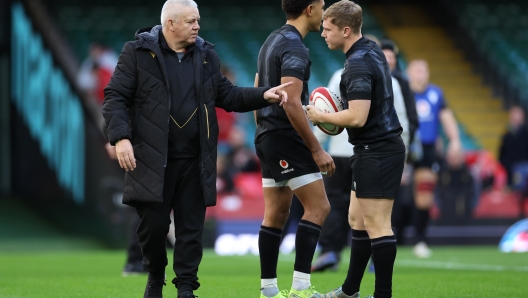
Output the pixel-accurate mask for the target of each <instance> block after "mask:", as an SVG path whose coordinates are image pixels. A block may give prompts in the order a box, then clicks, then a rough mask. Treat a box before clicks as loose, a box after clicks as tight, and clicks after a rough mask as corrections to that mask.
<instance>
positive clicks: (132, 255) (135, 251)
mask: <svg viewBox="0 0 528 298" xmlns="http://www.w3.org/2000/svg"><path fill="white" fill-rule="evenodd" d="M130 209H131V211H132V212H134V214H130V230H129V231H130V235H129V237H128V246H127V264H132V263H136V262H141V261H142V260H143V254H141V246H139V243H138V239H137V229H138V227H139V224H140V223H141V218H140V217H139V216H138V215H137V214H136V212H135V211H134V209H133V208H130ZM127 211H128V210H127ZM127 213H128V212H127Z"/></svg>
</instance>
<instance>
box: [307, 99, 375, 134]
mask: <svg viewBox="0 0 528 298" xmlns="http://www.w3.org/2000/svg"><path fill="white" fill-rule="evenodd" d="M307 109H308V117H309V118H310V120H311V121H312V122H313V123H314V124H320V123H328V124H332V125H335V126H339V127H346V128H357V127H363V125H365V123H366V122H367V118H368V114H369V111H370V100H362V99H360V100H357V99H356V100H350V101H348V109H346V110H343V111H341V112H337V113H332V114H330V113H323V112H321V111H319V110H318V109H317V108H315V107H312V106H309V107H307Z"/></svg>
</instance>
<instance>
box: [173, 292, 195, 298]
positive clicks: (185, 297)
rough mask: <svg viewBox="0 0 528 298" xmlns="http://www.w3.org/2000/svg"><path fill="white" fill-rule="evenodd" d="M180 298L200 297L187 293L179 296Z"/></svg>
mask: <svg viewBox="0 0 528 298" xmlns="http://www.w3.org/2000/svg"><path fill="white" fill-rule="evenodd" d="M178 298H198V296H194V295H193V293H192V292H189V291H185V292H182V293H180V294H178Z"/></svg>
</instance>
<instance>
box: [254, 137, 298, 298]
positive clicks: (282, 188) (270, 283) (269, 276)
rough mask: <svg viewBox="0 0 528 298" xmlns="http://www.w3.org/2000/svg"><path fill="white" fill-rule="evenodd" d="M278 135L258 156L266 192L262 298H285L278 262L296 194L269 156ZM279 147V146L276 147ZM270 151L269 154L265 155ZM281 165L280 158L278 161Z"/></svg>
mask: <svg viewBox="0 0 528 298" xmlns="http://www.w3.org/2000/svg"><path fill="white" fill-rule="evenodd" d="M273 137H274V136H273V135H271V136H268V138H270V139H265V140H264V141H262V142H260V143H257V144H256V146H255V147H256V151H257V156H258V158H259V160H260V164H261V168H262V191H263V194H264V220H263V222H262V226H261V227H260V231H259V241H258V245H259V257H260V278H261V280H260V281H261V287H260V288H261V290H260V291H261V295H260V297H262V298H264V297H282V296H281V294H280V293H279V288H278V283H277V262H278V259H279V248H280V245H281V241H282V234H283V228H284V224H285V223H286V221H287V219H288V216H289V214H290V206H291V203H292V196H293V193H292V191H291V190H290V188H289V187H287V186H286V181H284V182H278V183H277V182H276V181H275V180H274V179H273V173H272V169H271V168H270V164H269V163H270V162H269V161H268V159H269V158H270V155H271V152H272V151H271V150H270V148H273V143H274V142H273V140H271V139H272V138H273ZM275 147H276V146H275ZM264 152H266V154H264ZM276 163H277V164H279V163H278V161H276Z"/></svg>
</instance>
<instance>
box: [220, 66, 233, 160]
mask: <svg viewBox="0 0 528 298" xmlns="http://www.w3.org/2000/svg"><path fill="white" fill-rule="evenodd" d="M220 71H221V72H222V74H223V75H224V76H225V77H226V78H227V79H228V80H229V81H230V82H231V83H233V85H236V76H235V74H234V73H233V72H232V71H231V69H230V68H229V67H227V66H224V65H222V66H221V67H220ZM215 109H216V118H217V119H218V129H219V133H218V145H219V146H220V147H221V148H220V149H221V150H223V149H224V148H223V146H224V145H225V143H226V142H227V139H228V137H229V132H230V130H231V127H233V124H234V123H235V120H236V117H237V114H236V113H231V112H227V111H226V110H224V109H221V108H215Z"/></svg>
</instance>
